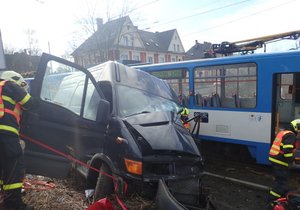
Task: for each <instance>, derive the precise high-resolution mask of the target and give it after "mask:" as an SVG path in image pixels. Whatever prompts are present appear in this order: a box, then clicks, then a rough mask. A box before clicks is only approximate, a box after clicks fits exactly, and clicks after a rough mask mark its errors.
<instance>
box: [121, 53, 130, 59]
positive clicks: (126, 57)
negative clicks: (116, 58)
mask: <svg viewBox="0 0 300 210" xmlns="http://www.w3.org/2000/svg"><path fill="white" fill-rule="evenodd" d="M120 58H121V60H128V55H127V54H121V56H120Z"/></svg>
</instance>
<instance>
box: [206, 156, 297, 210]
mask: <svg viewBox="0 0 300 210" xmlns="http://www.w3.org/2000/svg"><path fill="white" fill-rule="evenodd" d="M202 154H203V157H204V173H203V185H204V186H205V187H206V188H208V189H209V191H210V194H211V200H212V203H213V204H214V205H215V206H216V208H217V209H218V210H241V209H242V210H260V209H262V210H263V209H267V196H268V191H269V188H270V186H271V185H272V182H273V172H272V167H271V166H269V165H259V164H256V163H254V162H253V161H252V162H251V161H240V160H238V157H230V158H228V157H224V156H223V155H221V154H213V153H212V152H205V153H202ZM298 174H299V171H297V170H293V171H292V173H291V182H290V187H291V188H294V189H300V184H299V183H300V178H299V175H298Z"/></svg>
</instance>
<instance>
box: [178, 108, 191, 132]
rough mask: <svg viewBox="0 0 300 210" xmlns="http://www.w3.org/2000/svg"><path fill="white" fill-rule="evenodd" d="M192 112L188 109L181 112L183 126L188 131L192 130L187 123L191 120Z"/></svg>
mask: <svg viewBox="0 0 300 210" xmlns="http://www.w3.org/2000/svg"><path fill="white" fill-rule="evenodd" d="M189 114H190V110H189V109H188V108H183V110H182V111H181V113H180V115H181V121H182V123H183V126H184V127H185V128H187V129H190V123H189V122H186V121H187V120H188V119H189Z"/></svg>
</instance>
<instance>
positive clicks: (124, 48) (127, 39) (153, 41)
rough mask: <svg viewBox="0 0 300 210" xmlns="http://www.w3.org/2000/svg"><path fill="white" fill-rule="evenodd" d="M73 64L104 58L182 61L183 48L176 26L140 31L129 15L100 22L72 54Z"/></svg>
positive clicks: (89, 64) (87, 62) (149, 61)
mask: <svg viewBox="0 0 300 210" xmlns="http://www.w3.org/2000/svg"><path fill="white" fill-rule="evenodd" d="M71 55H72V56H73V57H74V61H75V63H77V64H79V65H82V66H84V67H90V66H94V65H97V64H99V63H102V62H105V61H107V60H118V61H121V62H122V61H124V62H127V63H130V62H132V63H134V62H138V63H162V62H171V61H180V60H183V58H184V55H185V51H184V48H183V45H182V42H181V40H180V37H179V34H178V32H177V30H176V29H173V30H168V31H163V32H148V31H143V30H139V29H138V28H137V27H136V26H134V25H133V23H132V21H131V19H130V18H129V16H125V17H121V18H118V19H115V20H112V21H109V22H107V23H105V24H103V20H102V19H101V18H98V19H97V31H96V32H95V33H94V34H92V35H91V36H90V37H89V38H88V39H87V40H86V41H85V42H83V43H82V44H81V45H80V46H79V47H78V48H77V49H75V51H74V52H73V53H72V54H71Z"/></svg>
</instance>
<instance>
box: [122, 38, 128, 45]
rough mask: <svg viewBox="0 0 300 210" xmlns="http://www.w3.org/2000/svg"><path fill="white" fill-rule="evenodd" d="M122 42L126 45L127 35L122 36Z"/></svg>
mask: <svg viewBox="0 0 300 210" xmlns="http://www.w3.org/2000/svg"><path fill="white" fill-rule="evenodd" d="M123 44H124V45H125V46H128V37H127V36H123Z"/></svg>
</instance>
